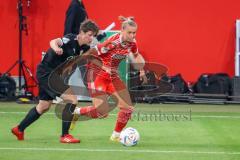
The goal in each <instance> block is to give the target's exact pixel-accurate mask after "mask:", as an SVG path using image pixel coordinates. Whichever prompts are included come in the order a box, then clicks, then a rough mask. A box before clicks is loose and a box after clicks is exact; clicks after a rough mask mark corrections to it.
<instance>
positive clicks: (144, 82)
mask: <svg viewBox="0 0 240 160" xmlns="http://www.w3.org/2000/svg"><path fill="white" fill-rule="evenodd" d="M139 77H140V81H142V84H147V83H148V79H147V76H146V74H145V71H144V70H140V75H139Z"/></svg>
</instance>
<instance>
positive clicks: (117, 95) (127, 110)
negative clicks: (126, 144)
mask: <svg viewBox="0 0 240 160" xmlns="http://www.w3.org/2000/svg"><path fill="white" fill-rule="evenodd" d="M113 84H114V87H115V92H113V93H112V95H113V99H114V101H115V102H116V103H117V106H118V108H119V112H118V115H117V121H116V124H115V128H114V131H113V134H112V136H111V137H110V140H112V141H118V140H119V136H120V133H121V131H122V130H123V128H124V127H125V126H126V125H127V122H128V120H129V119H130V118H131V115H132V112H133V110H134V107H133V105H132V101H131V98H130V94H129V92H128V90H127V88H126V86H125V85H124V83H123V82H122V81H121V80H115V83H113Z"/></svg>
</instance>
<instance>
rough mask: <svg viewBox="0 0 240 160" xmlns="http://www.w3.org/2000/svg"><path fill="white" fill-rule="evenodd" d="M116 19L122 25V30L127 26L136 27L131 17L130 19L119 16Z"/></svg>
mask: <svg viewBox="0 0 240 160" xmlns="http://www.w3.org/2000/svg"><path fill="white" fill-rule="evenodd" d="M118 19H119V20H120V21H121V23H122V29H125V28H126V26H127V25H129V26H132V27H137V23H136V22H135V19H134V17H132V16H131V17H124V16H119V17H118Z"/></svg>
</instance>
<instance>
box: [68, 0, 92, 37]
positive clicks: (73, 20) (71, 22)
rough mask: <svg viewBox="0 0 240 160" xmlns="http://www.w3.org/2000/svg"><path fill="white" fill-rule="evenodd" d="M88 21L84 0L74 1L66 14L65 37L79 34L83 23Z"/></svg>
mask: <svg viewBox="0 0 240 160" xmlns="http://www.w3.org/2000/svg"><path fill="white" fill-rule="evenodd" d="M86 19H88V15H87V12H86V9H85V7H84V4H83V2H82V0H72V2H71V3H70V5H69V7H68V9H67V12H66V18H65V24H64V35H66V34H69V33H73V34H78V33H79V28H80V25H81V23H82V22H83V21H85V20H86Z"/></svg>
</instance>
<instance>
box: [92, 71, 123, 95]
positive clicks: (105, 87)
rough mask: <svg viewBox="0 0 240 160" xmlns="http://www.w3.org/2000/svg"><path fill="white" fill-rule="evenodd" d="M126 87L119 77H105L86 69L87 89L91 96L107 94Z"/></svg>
mask: <svg viewBox="0 0 240 160" xmlns="http://www.w3.org/2000/svg"><path fill="white" fill-rule="evenodd" d="M123 89H126V85H125V84H124V82H123V81H122V80H121V79H120V78H119V77H112V78H106V77H104V76H101V75H98V74H97V73H96V72H92V70H89V71H88V90H89V94H90V96H91V97H96V96H99V95H104V94H108V95H111V94H112V93H114V92H118V91H121V90H123Z"/></svg>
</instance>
